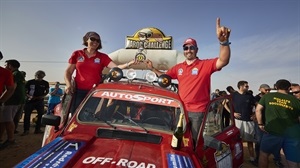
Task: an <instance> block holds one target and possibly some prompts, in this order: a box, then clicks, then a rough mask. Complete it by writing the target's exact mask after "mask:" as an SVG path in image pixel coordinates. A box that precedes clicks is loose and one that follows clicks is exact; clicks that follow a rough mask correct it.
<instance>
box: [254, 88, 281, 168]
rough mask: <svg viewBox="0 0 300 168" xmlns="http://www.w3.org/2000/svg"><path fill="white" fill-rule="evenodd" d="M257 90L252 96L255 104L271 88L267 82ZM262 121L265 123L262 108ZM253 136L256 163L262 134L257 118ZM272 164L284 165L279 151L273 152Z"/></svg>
mask: <svg viewBox="0 0 300 168" xmlns="http://www.w3.org/2000/svg"><path fill="white" fill-rule="evenodd" d="M258 91H260V93H259V94H257V95H256V96H255V97H254V98H255V104H256V105H257V103H258V102H259V100H260V99H261V98H262V97H263V96H264V95H265V94H268V93H270V91H271V88H270V86H269V85H268V84H261V85H260V87H259V89H258ZM262 122H263V124H265V110H262ZM254 123H255V138H256V142H255V154H256V159H255V162H257V164H258V160H259V150H260V143H261V138H262V136H263V131H261V129H259V126H258V123H257V120H255V122H254ZM274 164H275V165H276V166H277V167H279V168H282V167H284V165H283V164H282V163H281V157H280V151H278V152H277V153H274Z"/></svg>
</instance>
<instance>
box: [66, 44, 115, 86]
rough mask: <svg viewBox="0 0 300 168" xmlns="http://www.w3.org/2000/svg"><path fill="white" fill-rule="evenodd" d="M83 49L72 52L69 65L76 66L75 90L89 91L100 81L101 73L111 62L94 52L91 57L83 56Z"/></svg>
mask: <svg viewBox="0 0 300 168" xmlns="http://www.w3.org/2000/svg"><path fill="white" fill-rule="evenodd" d="M84 51H85V49H83V50H77V51H75V52H73V54H72V56H71V58H70V59H69V63H70V64H76V76H75V82H76V87H77V89H82V90H90V89H92V88H93V85H94V84H99V83H100V81H101V80H102V71H103V69H104V68H105V67H107V66H108V64H109V63H110V62H111V59H110V58H109V57H108V55H106V54H104V53H101V52H98V51H97V52H96V55H95V56H93V57H90V58H89V57H88V56H87V55H86V54H85V52H84Z"/></svg>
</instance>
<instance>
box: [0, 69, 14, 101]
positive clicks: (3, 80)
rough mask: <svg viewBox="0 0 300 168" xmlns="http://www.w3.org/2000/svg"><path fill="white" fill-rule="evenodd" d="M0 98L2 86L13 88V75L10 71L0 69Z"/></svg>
mask: <svg viewBox="0 0 300 168" xmlns="http://www.w3.org/2000/svg"><path fill="white" fill-rule="evenodd" d="M0 74H1V75H0V96H1V95H2V93H3V91H4V86H14V80H13V75H12V73H11V71H10V70H8V69H5V68H2V67H0Z"/></svg>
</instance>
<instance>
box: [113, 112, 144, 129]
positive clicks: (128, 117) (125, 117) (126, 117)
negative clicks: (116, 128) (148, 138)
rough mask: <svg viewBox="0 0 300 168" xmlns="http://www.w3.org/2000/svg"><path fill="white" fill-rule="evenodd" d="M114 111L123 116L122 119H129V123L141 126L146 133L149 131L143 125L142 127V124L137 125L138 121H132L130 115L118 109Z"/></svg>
mask: <svg viewBox="0 0 300 168" xmlns="http://www.w3.org/2000/svg"><path fill="white" fill-rule="evenodd" d="M116 112H117V113H118V114H120V115H121V116H122V117H124V119H127V120H129V122H131V123H133V124H134V125H136V126H138V127H140V128H142V129H143V130H145V132H146V133H149V131H148V130H147V129H146V128H145V127H143V126H141V125H139V124H138V123H136V122H135V121H133V120H132V119H131V117H130V116H125V115H124V114H122V113H120V112H119V111H116Z"/></svg>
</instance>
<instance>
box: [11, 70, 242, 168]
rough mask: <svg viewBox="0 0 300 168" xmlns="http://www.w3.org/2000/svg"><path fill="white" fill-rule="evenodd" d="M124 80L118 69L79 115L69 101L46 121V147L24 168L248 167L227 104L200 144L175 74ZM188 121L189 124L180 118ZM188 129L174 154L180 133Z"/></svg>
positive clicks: (214, 111)
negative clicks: (194, 136) (227, 116)
mask: <svg viewBox="0 0 300 168" xmlns="http://www.w3.org/2000/svg"><path fill="white" fill-rule="evenodd" d="M125 76H126V78H125V77H124V76H123V72H122V70H120V69H118V68H113V69H112V70H111V71H110V72H109V74H108V78H107V79H106V80H105V81H104V82H103V83H102V84H99V85H97V86H96V87H94V88H93V89H92V90H91V91H90V92H89V94H88V95H87V96H86V98H85V99H84V100H83V101H82V103H81V104H80V106H79V107H78V108H77V110H76V112H75V113H74V114H73V115H71V114H70V113H69V108H70V104H71V101H72V97H71V96H70V95H65V96H64V97H63V100H62V103H61V104H59V105H58V106H56V108H55V111H54V115H44V116H43V118H42V122H43V123H44V124H46V125H47V126H46V128H45V134H44V139H43V144H42V146H43V147H42V148H41V149H40V150H38V151H37V152H36V153H34V154H33V155H31V156H30V157H28V158H26V159H25V160H23V161H22V162H20V163H19V164H18V165H16V167H104V168H125V167H127V168H176V167H181V168H202V167H207V168H214V167H218V168H222V167H224V168H229V167H234V168H236V167H241V166H242V164H243V145H242V140H241V139H240V134H239V130H238V129H237V128H236V127H235V123H234V119H233V114H231V116H230V124H229V126H224V118H222V116H223V115H222V113H223V106H222V103H221V102H223V101H224V100H226V101H229V104H230V107H229V108H230V109H232V108H233V107H232V103H231V98H230V97H220V98H218V99H215V100H213V101H211V103H210V104H209V105H208V107H207V112H206V113H205V117H204V119H203V122H202V125H201V128H200V132H199V134H198V139H197V141H196V142H193V140H192V135H191V128H190V124H189V121H188V116H187V113H186V110H185V108H184V106H183V104H182V101H181V100H180V98H179V96H178V94H177V91H178V90H177V87H176V84H173V83H171V79H170V78H169V77H168V76H167V75H162V76H160V77H158V78H156V75H155V74H154V73H153V72H148V73H147V74H146V75H145V79H139V78H136V72H135V71H134V70H132V69H130V70H128V71H127V74H126V75H125ZM179 116H183V117H179ZM179 118H183V120H179ZM181 126H182V130H183V136H182V138H179V141H178V142H181V143H180V144H179V145H178V147H175V146H174V147H172V145H171V144H172V142H173V143H174V142H177V141H174V139H173V141H172V138H174V137H173V136H174V132H175V130H177V127H181Z"/></svg>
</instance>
